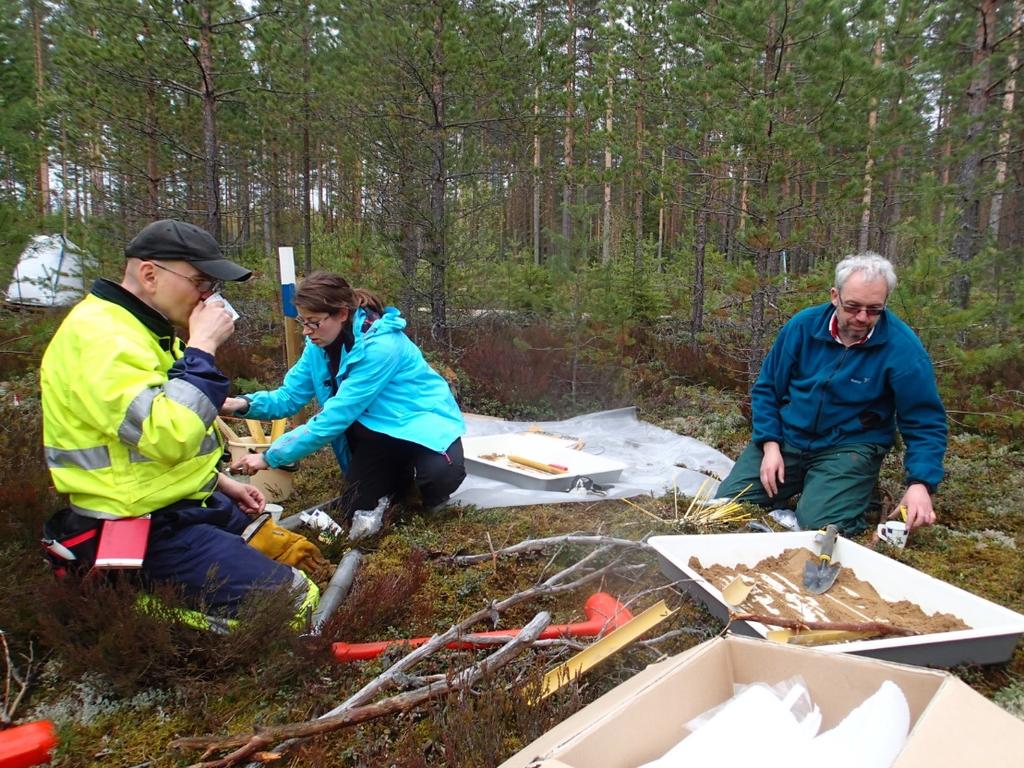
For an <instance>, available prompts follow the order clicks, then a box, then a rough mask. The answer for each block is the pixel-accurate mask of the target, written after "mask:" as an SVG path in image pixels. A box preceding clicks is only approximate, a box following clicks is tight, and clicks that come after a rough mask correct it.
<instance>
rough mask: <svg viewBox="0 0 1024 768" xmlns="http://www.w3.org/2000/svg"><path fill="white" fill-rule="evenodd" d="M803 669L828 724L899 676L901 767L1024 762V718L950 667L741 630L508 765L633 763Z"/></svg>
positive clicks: (648, 673) (624, 689) (658, 672)
mask: <svg viewBox="0 0 1024 768" xmlns="http://www.w3.org/2000/svg"><path fill="white" fill-rule="evenodd" d="M796 674H799V675H802V676H803V679H804V681H805V682H806V683H807V687H808V689H809V691H810V694H811V698H812V699H813V700H814V702H815V703H816V704H817V705H818V706H819V707H820V708H821V711H822V715H823V720H822V724H821V731H822V732H823V731H825V730H828V729H829V728H832V727H834V726H835V725H837V724H838V723H839V722H840V721H841V720H842V719H843V718H844V717H845V716H846V715H847V714H849V712H850V711H851V710H852V709H853V708H854V707H856V706H858V705H859V704H861V703H862V702H863V701H864V700H865V699H867V698H868V697H869V696H871V695H872V694H873V693H874V692H875V691H876V690H877V689H878V687H879V686H880V685H881V684H882V682H883V681H885V680H891V681H893V682H894V683H896V684H897V685H898V686H899V687H900V689H901V690H902V691H903V693H904V695H905V696H906V698H907V703H908V704H909V706H910V722H911V730H910V735H909V738H908V740H907V743H906V745H905V746H904V748H903V750H902V752H900V754H899V756H898V757H897V759H896V761H895V762H894V763H893V766H894V767H895V768H937V767H940V766H948V768H966V766H973V765H981V766H985V768H1020V767H1021V765H1024V721H1021V720H1018V719H1017V718H1015V717H1013V716H1012V715H1010V714H1009V713H1007V712H1005V711H1003V710H1002V709H1000V708H999V707H998V706H997V705H995V704H993V703H992V702H990V701H988V700H987V699H985V698H984V697H983V696H981V695H980V694H978V693H976V692H975V691H973V690H971V688H969V687H968V686H967V685H965V684H964V683H963V682H961V681H960V680H958V679H957V678H956V677H954V676H952V675H950V674H948V673H946V672H940V671H937V670H931V669H921V668H918V667H910V666H904V665H901V664H894V663H892V662H887V661H880V660H877V659H868V658H862V657H858V656H849V655H845V654H828V653H822V652H821V651H819V650H816V649H811V648H799V647H789V646H784V645H778V644H775V643H770V642H767V641H765V640H754V639H750V638H742V637H735V636H732V637H725V638H716V639H714V640H709V641H707V642H706V643H702V644H701V645H698V646H697V647H695V648H692V649H690V650H689V651H686V652H685V653H682V654H680V655H678V656H674V657H672V658H670V659H667V660H665V661H663V662H660V663H658V664H653V665H651V666H650V667H648V668H647V669H645V670H644V671H642V672H640V673H639V674H637V675H635V676H634V677H632V678H631V679H629V680H627V681H626V682H625V683H623V684H622V685H620V686H618V687H617V688H615V689H614V690H612V691H609V692H608V693H606V694H605V695H604V696H602V697H601V698H600V699H598V700H597V701H595V702H593V703H592V704H590V705H589V706H587V707H585V708H584V709H582V710H580V711H579V712H577V713H576V714H575V715H573V716H572V717H570V718H568V719H567V720H565V721H563V722H562V723H559V724H558V725H557V726H555V727H554V728H552V729H551V730H550V731H548V732H547V733H546V734H544V735H543V736H541V737H540V738H539V739H537V740H536V741H534V742H533V743H532V744H530V745H529V746H527V747H526V748H524V749H522V750H520V751H519V752H518V753H516V754H515V755H513V756H512V757H511V758H509V759H508V760H506V761H505V762H504V763H502V764H501V766H500V767H499V768H526V766H531V767H536V768H634V767H635V766H638V765H641V764H643V763H644V762H647V761H650V760H653V759H655V758H657V757H660V756H661V755H663V754H664V753H665V752H666V751H668V749H669V748H671V747H672V746H674V745H675V744H676V743H678V742H679V741H680V739H681V738H682V737H683V735H684V733H685V729H684V727H683V724H684V723H686V722H688V721H689V720H691V719H693V718H694V717H696V716H697V715H699V714H701V713H702V712H704V711H706V710H707V709H709V708H711V707H713V706H715V705H717V704H720V703H722V702H723V701H726V700H727V699H729V698H730V697H731V696H732V695H733V688H732V686H733V684H734V683H755V682H765V683H769V684H774V683H778V682H780V681H782V680H785V679H787V678H789V677H792V676H793V675H796ZM865 738H870V734H865ZM728 755H729V752H728V745H727V744H726V745H723V747H722V762H721V765H723V766H728V765H729V761H728Z"/></svg>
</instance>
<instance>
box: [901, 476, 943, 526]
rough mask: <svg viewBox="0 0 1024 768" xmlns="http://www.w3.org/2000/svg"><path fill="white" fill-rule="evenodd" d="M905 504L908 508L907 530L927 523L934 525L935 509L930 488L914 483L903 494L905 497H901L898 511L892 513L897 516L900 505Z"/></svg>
mask: <svg viewBox="0 0 1024 768" xmlns="http://www.w3.org/2000/svg"><path fill="white" fill-rule="evenodd" d="M900 505H903V506H905V507H906V508H907V531H908V532H909V531H912V530H914V529H915V528H923V527H924V526H926V525H933V524H934V523H935V510H934V509H932V496H931V494H930V493H928V488H927V487H926V486H925V485H923V484H921V483H914V484H913V485H911V486H909V487H908V488H907V492H906V493H904V494H903V498H902V499H900V503H899V504H897V505H896V511H895V512H894V513H893V515H891V517H895V516H896V515H898V514H899V507H900Z"/></svg>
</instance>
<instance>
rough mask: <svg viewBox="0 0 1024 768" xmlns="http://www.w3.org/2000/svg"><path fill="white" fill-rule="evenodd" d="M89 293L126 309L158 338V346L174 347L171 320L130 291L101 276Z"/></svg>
mask: <svg viewBox="0 0 1024 768" xmlns="http://www.w3.org/2000/svg"><path fill="white" fill-rule="evenodd" d="M91 293H92V295H93V296H95V297H96V298H99V299H103V300H104V301H109V302H110V303H111V304H116V305H117V306H119V307H121V308H123V309H126V310H128V311H129V312H130V313H131V314H132V316H133V317H134V318H135V319H136V320H138V321H139V322H140V323H142V324H143V325H144V326H145V327H146V328H147V329H148V330H149V331H150V333H152V334H153V335H154V336H156V337H157V338H158V339H159V340H160V346H161V347H162V348H163V349H165V350H167V351H168V352H169V351H170V350H171V349H173V348H174V339H175V332H174V326H173V325H171V321H170V320H168V319H167V318H166V317H164V316H163V315H161V314H160V313H159V312H157V311H156V310H155V309H153V308H152V307H151V306H149V305H148V304H146V303H145V302H144V301H143V300H142V299H140V298H139V297H138V296H136V295H135V294H134V293H132V292H131V291H128V290H126V289H125V288H123V287H121V286H120V285H118V284H117V283H115V282H113V281H112V280H107V279H105V278H102V277H101V278H99V279H98V280H96V281H95V282H94V283H93V284H92V291H91Z"/></svg>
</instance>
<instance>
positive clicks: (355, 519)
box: [348, 496, 390, 541]
mask: <svg viewBox="0 0 1024 768" xmlns="http://www.w3.org/2000/svg"><path fill="white" fill-rule="evenodd" d="M389 501H390V499H389V498H388V497H387V496H381V497H380V500H379V501H378V502H377V506H376V507H374V508H373V509H357V510H356V511H355V512H353V513H352V525H350V526H349V529H348V538H349V541H355V540H356V539H361V538H363V537H364V536H372V535H373V534H375V533H376V532H377V531H379V530H380V527H381V525H383V523H384V511H385V510H386V509H387V508H388V502H389Z"/></svg>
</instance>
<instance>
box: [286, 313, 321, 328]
mask: <svg viewBox="0 0 1024 768" xmlns="http://www.w3.org/2000/svg"><path fill="white" fill-rule="evenodd" d="M326 319H327V318H326V317H325V318H323V320H307V319H306V318H304V317H302V316H301V315H296V316H295V317H294V318H293V320H295V322H296V323H298V324H299V325H301V326H302V327H303V328H305V329H306V330H308V331H315V330H317V329H318V328H319V327H320V323H322V322H323V321H324V320H326Z"/></svg>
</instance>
